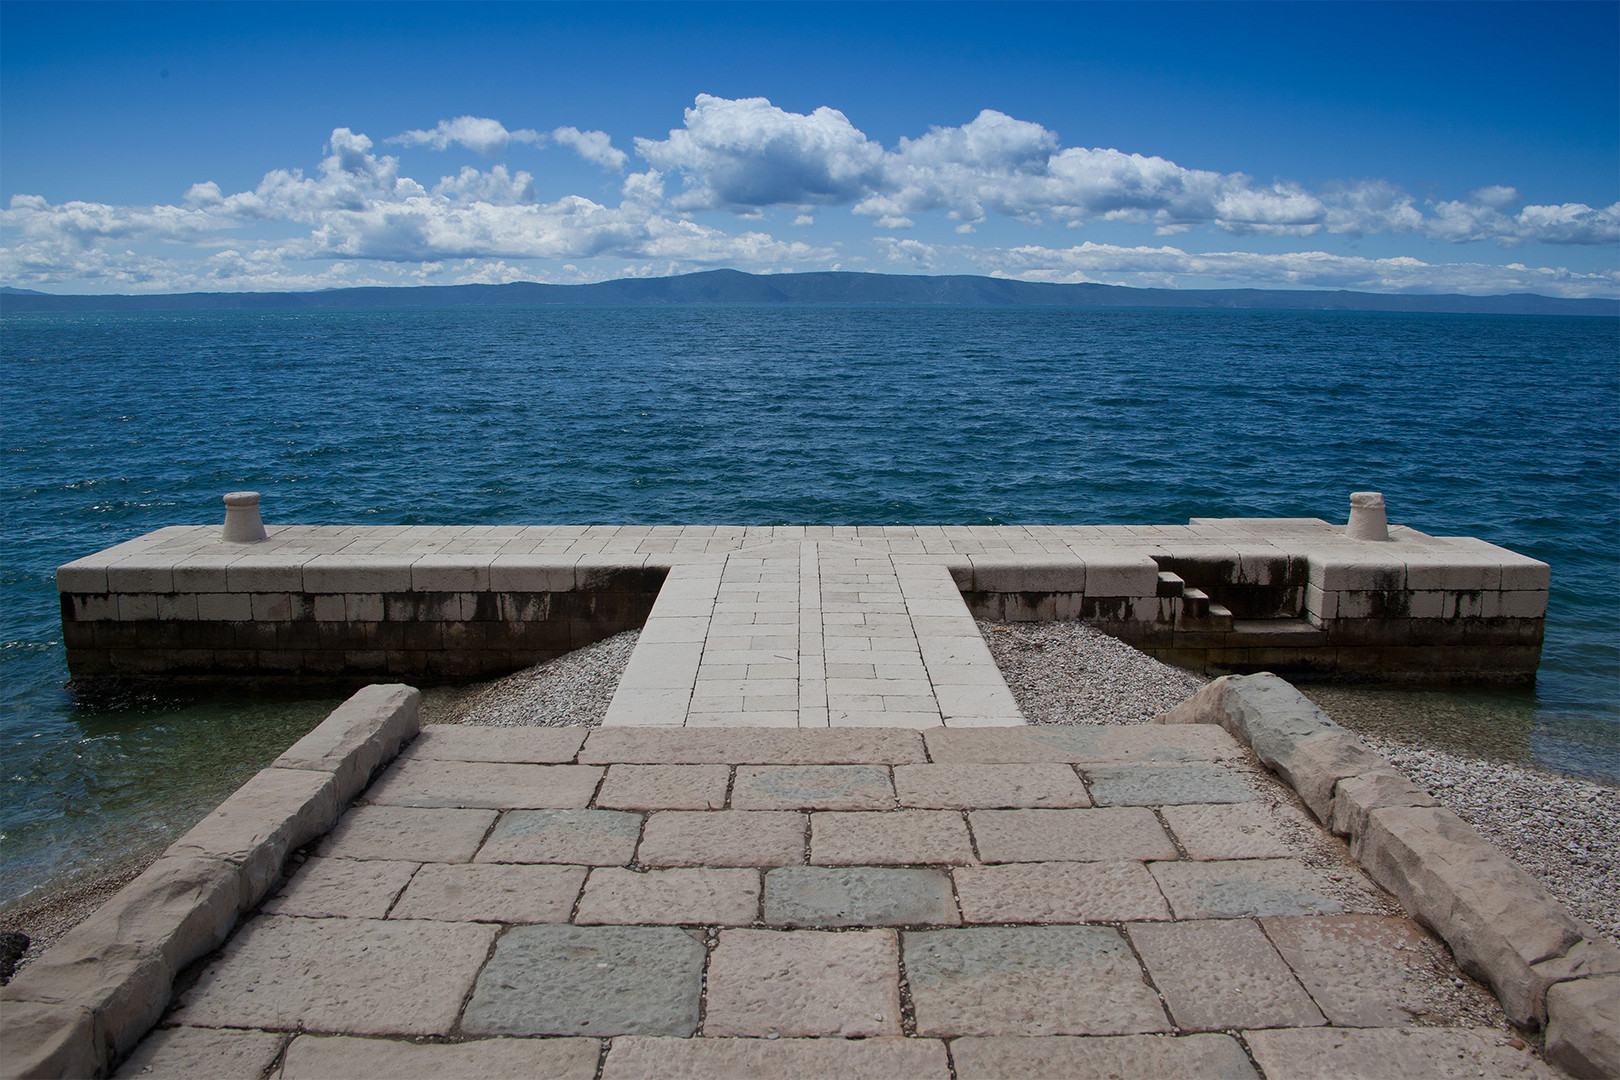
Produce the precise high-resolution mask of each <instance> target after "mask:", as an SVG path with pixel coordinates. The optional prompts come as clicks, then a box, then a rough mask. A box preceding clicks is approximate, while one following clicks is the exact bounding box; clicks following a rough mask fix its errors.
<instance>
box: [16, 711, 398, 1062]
mask: <svg viewBox="0 0 1620 1080" xmlns="http://www.w3.org/2000/svg"><path fill="white" fill-rule="evenodd" d="M420 698H421V695H420V694H419V693H418V692H417V691H416V690H414V689H413V688H411V687H409V686H400V685H390V686H369V687H367V688H365V689H364V690H361V691H360V692H359V693H357V694H355V695H354V696H353V697H351V698H350V699H349V700H348V701H346V702H344V703H343V704H342V705H340V706H338V708H337V709H336V711H334V712H333V713H332V714H331V715H330V716H328V717H327V718H326V719H325V720H323V721H322V722H321V723H320V724H319V725H318V726H317V727H316V728H315V729H314V730H313V731H311V732H310V733H309V734H308V735H305V736H304V737H303V738H302V739H300V740H299V741H298V742H297V743H294V744H293V746H292V747H291V749H289V750H288V751H287V752H286V753H285V754H283V755H282V756H281V757H279V758H277V759H276V761H275V762H273V763H272V764H271V766H270V767H269V768H267V769H264V770H263V771H261V772H259V773H257V774H256V775H254V776H253V777H252V778H251V779H249V780H248V782H247V783H245V784H243V785H242V786H241V787H240V788H238V789H237V790H236V792H235V793H234V794H233V795H231V796H230V798H228V799H226V800H225V801H224V802H223V803H221V804H220V805H219V807H218V808H216V809H215V810H214V811H213V813H211V814H209V815H208V816H207V817H205V818H204V819H203V820H202V821H200V822H198V823H197V825H196V827H195V828H193V829H192V830H191V831H190V832H188V833H186V834H185V835H184V836H182V837H181V838H180V839H178V840H176V841H175V842H174V843H173V844H172V845H170V847H169V848H168V850H166V851H165V852H164V853H163V855H162V856H161V857H160V858H159V859H158V860H157V861H156V862H154V863H153V864H152V865H151V866H150V867H148V868H147V869H146V871H145V872H144V873H142V874H141V875H140V876H139V877H137V878H136V879H135V880H134V881H132V882H130V883H129V884H128V885H126V886H124V888H122V889H121V890H119V891H118V893H116V894H115V895H114V896H113V897H112V898H111V899H110V900H108V901H107V902H106V903H105V904H103V905H101V907H99V908H97V909H96V911H95V912H94V913H93V914H92V915H91V916H90V917H89V918H88V919H86V920H85V921H84V922H82V923H80V924H79V925H78V926H76V927H74V928H73V929H72V930H70V931H68V933H66V934H64V935H63V937H62V939H61V940H60V941H58V942H57V943H56V944H55V945H54V946H52V947H51V948H50V949H48V950H47V951H46V952H45V954H44V955H43V956H41V957H40V958H39V959H38V960H35V961H34V962H33V963H32V964H30V965H29V966H28V967H27V968H25V969H24V970H23V971H22V973H21V974H19V975H18V976H17V977H16V978H15V979H13V980H12V981H11V983H10V985H8V986H6V987H5V988H4V989H3V990H0V1001H3V1002H4V1023H5V1030H6V1053H5V1060H4V1063H3V1065H0V1073H3V1075H4V1076H5V1077H6V1078H8V1080H9V1078H11V1077H18V1078H22V1077H68V1076H94V1075H100V1074H102V1073H104V1072H106V1070H107V1068H108V1067H109V1066H110V1065H111V1064H112V1062H113V1061H115V1060H116V1059H117V1058H118V1056H119V1055H121V1054H123V1053H125V1052H127V1051H128V1050H129V1049H130V1048H131V1047H133V1046H134V1045H135V1044H136V1042H138V1041H139V1040H140V1038H141V1037H142V1036H143V1035H145V1034H146V1032H147V1031H148V1030H150V1028H151V1027H152V1025H154V1024H155V1023H157V1021H158V1019H159V1018H160V1017H161V1016H162V1015H163V1010H164V1009H166V1008H167V1007H168V1004H169V996H170V992H171V990H172V989H173V986H174V978H175V975H176V974H177V973H178V972H180V971H181V970H183V969H184V968H185V967H186V966H187V965H188V964H191V963H192V962H194V961H196V960H198V959H200V958H202V957H204V956H206V955H208V953H210V952H212V951H213V950H214V949H216V948H218V947H219V946H220V945H221V944H222V943H223V942H224V941H225V938H226V937H227V936H228V935H229V934H230V932H231V929H232V928H233V927H234V926H235V925H236V923H237V920H238V919H239V918H240V917H241V916H242V915H244V914H246V913H248V912H250V911H252V910H253V909H254V908H255V907H257V906H258V904H259V902H260V901H261V900H263V899H264V897H265V895H266V894H267V893H268V892H269V891H270V890H271V888H272V887H273V886H274V885H275V883H276V880H277V879H278V878H279V877H280V874H281V867H282V864H283V863H284V862H285V861H286V858H287V856H288V855H289V854H290V853H292V852H293V851H295V850H296V849H298V848H300V847H302V846H304V845H305V844H308V843H309V842H310V841H311V840H314V839H315V838H316V837H318V836H320V835H321V834H323V833H325V832H326V831H327V830H329V829H331V827H332V826H333V824H335V823H336V821H337V819H338V815H339V813H340V812H341V811H342V809H343V806H344V805H345V804H346V803H347V802H348V801H349V800H350V799H351V798H353V797H354V795H356V794H357V793H358V792H359V791H360V790H361V789H362V788H364V787H365V785H366V783H367V781H368V780H369V779H370V777H371V775H372V774H373V772H374V771H375V770H376V769H378V768H379V767H380V766H382V765H383V764H386V763H387V762H389V761H392V760H393V758H394V757H395V756H396V755H397V754H398V753H399V748H400V746H401V745H402V744H403V743H404V742H405V741H406V740H407V739H409V738H410V737H411V736H413V735H415V734H416V733H417V731H418V729H419V725H420V717H419V716H418V713H417V705H418V702H419V701H420Z"/></svg>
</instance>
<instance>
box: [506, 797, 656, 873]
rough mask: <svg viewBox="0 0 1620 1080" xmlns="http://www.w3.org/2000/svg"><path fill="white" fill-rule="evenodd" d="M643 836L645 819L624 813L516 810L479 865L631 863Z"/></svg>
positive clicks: (508, 817) (638, 815)
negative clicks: (483, 863) (497, 863)
mask: <svg viewBox="0 0 1620 1080" xmlns="http://www.w3.org/2000/svg"><path fill="white" fill-rule="evenodd" d="M640 836H641V815H640V814H631V813H626V812H624V811H621V810H512V811H508V812H507V813H506V814H505V815H504V816H502V818H501V820H500V823H499V824H497V825H496V826H495V831H494V832H492V833H490V836H489V839H488V840H486V841H485V842H484V846H483V848H482V849H480V850H479V852H478V861H479V862H512V863H524V862H530V863H572V864H574V865H576V866H613V865H616V864H619V863H627V862H629V861H630V859H631V857H632V856H633V855H634V854H635V850H636V841H637V839H638V838H639V837H640Z"/></svg>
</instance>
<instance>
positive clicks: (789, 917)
mask: <svg viewBox="0 0 1620 1080" xmlns="http://www.w3.org/2000/svg"><path fill="white" fill-rule="evenodd" d="M765 921H766V922H767V923H770V924H771V925H773V926H920V925H929V924H935V925H937V924H951V925H954V924H956V923H958V922H960V921H961V918H960V916H958V915H957V913H956V901H955V900H954V899H952V897H951V881H950V878H948V877H947V876H946V875H945V874H944V873H942V872H941V871H938V870H911V869H898V868H887V867H882V868H879V867H865V866H854V867H823V866H788V867H782V868H780V869H776V870H772V871H770V872H768V873H767V874H766V875H765Z"/></svg>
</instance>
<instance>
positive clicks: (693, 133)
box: [636, 94, 1620, 245]
mask: <svg viewBox="0 0 1620 1080" xmlns="http://www.w3.org/2000/svg"><path fill="white" fill-rule="evenodd" d="M685 119H686V126H685V127H684V128H678V129H675V130H673V131H671V132H670V133H669V137H668V138H666V139H660V140H653V139H637V140H636V149H637V151H638V152H639V153H640V154H641V156H642V157H643V158H645V159H646V160H647V161H649V162H651V163H652V164H653V165H654V166H656V167H657V168H658V169H660V170H662V171H663V172H665V173H668V174H671V175H675V176H678V177H680V179H681V181H682V182H683V183H684V184H685V191H684V192H683V193H682V194H681V195H679V196H677V197H676V198H675V200H674V205H675V207H676V208H677V209H680V210H687V211H691V210H729V211H731V212H733V213H736V214H739V215H743V214H755V213H757V212H758V211H760V210H761V209H764V208H767V207H784V208H788V209H794V210H798V211H800V212H801V213H802V212H804V211H806V210H808V209H810V208H812V207H815V206H823V205H847V206H849V207H850V208H851V210H852V211H853V212H854V213H855V214H857V215H862V216H865V217H870V218H871V219H872V220H873V224H874V225H875V226H876V227H877V228H880V229H885V230H893V229H904V228H911V227H913V226H914V225H915V224H916V218H917V217H918V216H919V215H922V214H927V213H930V212H933V211H944V212H945V213H946V215H947V216H948V218H949V219H950V220H952V221H956V222H959V223H960V224H959V225H958V226H957V231H958V232H962V233H968V232H972V231H973V227H974V226H976V225H978V224H980V223H981V222H983V221H984V220H985V219H986V217H987V216H988V215H990V214H999V215H1002V216H1004V217H1008V218H1011V219H1013V220H1016V221H1021V222H1023V223H1025V224H1028V225H1031V226H1035V227H1039V226H1042V225H1046V224H1049V223H1061V224H1064V225H1068V226H1071V227H1078V226H1082V225H1084V224H1085V223H1087V222H1089V221H1108V222H1123V223H1127V224H1133V225H1140V226H1143V227H1148V228H1152V229H1154V230H1155V231H1156V232H1157V233H1159V234H1160V235H1164V236H1170V235H1175V234H1178V233H1184V232H1187V231H1189V230H1191V229H1194V228H1200V227H1204V226H1209V227H1213V228H1215V229H1219V230H1222V231H1224V232H1228V233H1232V234H1234V235H1268V236H1298V237H1305V236H1313V235H1316V234H1318V233H1322V232H1328V233H1339V234H1349V235H1360V234H1372V233H1386V234H1387V233H1394V234H1401V233H1412V234H1419V235H1424V236H1428V237H1431V238H1433V239H1442V240H1451V241H1455V242H1468V241H1474V240H1494V241H1496V242H1498V243H1501V244H1504V245H1513V244H1518V243H1522V242H1525V241H1531V240H1533V241H1541V242H1545V243H1554V244H1599V243H1611V242H1613V241H1614V240H1615V239H1616V238H1617V235H1620V213H1617V211H1616V209H1615V207H1609V208H1607V209H1594V208H1592V207H1590V206H1587V205H1585V204H1583V203H1569V204H1563V205H1560V206H1526V207H1523V208H1522V209H1520V210H1519V211H1518V212H1517V213H1515V212H1514V211H1513V206H1514V205H1515V204H1516V203H1517V201H1518V192H1517V191H1516V190H1515V189H1513V188H1511V187H1507V186H1503V185H1493V186H1489V187H1483V188H1480V189H1478V190H1476V191H1474V192H1472V193H1471V194H1470V195H1469V197H1468V198H1467V199H1466V200H1460V201H1450V202H1437V203H1435V204H1433V206H1432V207H1431V208H1430V212H1429V213H1427V214H1425V213H1424V210H1423V208H1421V207H1419V206H1418V205H1417V202H1416V200H1414V198H1413V197H1412V196H1411V195H1410V194H1409V193H1407V192H1406V191H1404V190H1402V189H1401V188H1399V187H1397V186H1396V185H1394V184H1391V183H1388V182H1387V181H1381V180H1365V181H1357V182H1346V183H1337V184H1332V185H1328V186H1326V187H1325V188H1324V189H1323V190H1321V191H1319V192H1313V191H1310V190H1308V189H1306V188H1305V187H1304V186H1303V185H1301V184H1299V183H1296V182H1293V181H1289V180H1285V179H1278V180H1272V181H1269V182H1264V181H1258V180H1256V179H1255V178H1253V177H1250V176H1248V175H1246V174H1244V173H1221V172H1214V171H1210V170H1207V169H1196V168H1189V167H1186V166H1183V165H1180V164H1178V163H1176V162H1174V161H1171V160H1169V159H1168V158H1163V157H1158V156H1153V155H1146V154H1139V153H1126V152H1124V151H1121V150H1117V149H1112V148H1104V147H1093V148H1086V147H1067V148H1064V147H1062V146H1061V144H1060V141H1059V139H1058V136H1057V133H1056V132H1053V131H1050V130H1048V129H1046V128H1044V127H1042V126H1041V125H1040V124H1036V123H1032V122H1030V121H1026V120H1019V119H1016V118H1014V117H1011V116H1008V115H1006V114H1005V113H1001V112H997V111H996V110H994V109H985V110H983V111H982V112H980V113H979V115H978V116H976V117H974V118H973V119H972V120H971V121H969V122H968V123H966V124H962V125H960V126H957V127H938V126H936V127H933V128H930V129H929V131H928V132H927V133H926V134H924V135H921V136H919V137H917V138H915V139H912V138H901V139H900V141H899V143H898V145H897V146H896V147H895V148H894V149H893V150H887V149H884V148H883V147H882V146H881V145H879V144H878V143H875V142H873V141H872V140H871V139H869V138H867V137H866V135H865V134H864V133H862V132H861V131H860V130H859V129H857V128H856V127H855V126H854V125H853V124H852V123H851V122H850V121H849V119H848V117H846V116H845V115H844V114H843V113H841V112H839V111H837V110H836V109H831V108H827V107H822V108H819V109H817V110H815V111H814V112H812V113H809V114H801V113H793V112H788V111H787V110H784V109H781V108H778V107H777V106H775V105H772V104H771V103H770V102H769V101H768V100H766V99H765V98H743V99H740V100H728V99H725V98H718V97H713V96H710V95H707V94H704V95H700V96H699V97H698V98H697V101H696V104H695V105H694V106H693V107H692V108H690V109H687V110H686V116H685Z"/></svg>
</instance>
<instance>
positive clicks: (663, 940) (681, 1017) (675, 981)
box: [461, 926, 705, 1037]
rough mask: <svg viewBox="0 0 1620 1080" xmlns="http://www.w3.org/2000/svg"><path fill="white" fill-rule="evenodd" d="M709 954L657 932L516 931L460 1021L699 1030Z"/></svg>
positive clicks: (679, 934) (550, 1028)
mask: <svg viewBox="0 0 1620 1080" xmlns="http://www.w3.org/2000/svg"><path fill="white" fill-rule="evenodd" d="M704 956H705V951H704V948H703V945H702V943H701V942H699V941H698V940H697V939H696V938H694V937H692V936H691V935H690V934H688V933H687V932H686V931H684V930H679V929H676V928H675V927H661V926H610V927H600V928H598V927H583V926H520V927H517V928H516V929H514V930H512V931H511V932H509V933H508V934H507V935H506V936H505V937H503V938H501V940H500V942H499V944H497V945H496V947H495V955H494V956H493V957H492V958H491V959H490V961H489V963H488V964H487V965H486V966H485V967H484V973H483V974H482V975H480V976H479V978H478V985H477V987H476V988H475V989H474V991H473V996H472V1000H471V1001H470V1002H469V1003H468V1005H467V1011H466V1014H465V1015H464V1016H463V1017H462V1022H461V1027H462V1030H463V1031H466V1032H468V1033H470V1034H478V1035H594V1036H597V1037H607V1036H610V1035H678V1036H682V1037H684V1036H688V1035H691V1034H692V1033H693V1032H694V1031H696V1030H697V1024H698V998H699V996H700V994H701V991H702V985H703V983H702V979H703V961H704Z"/></svg>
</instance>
